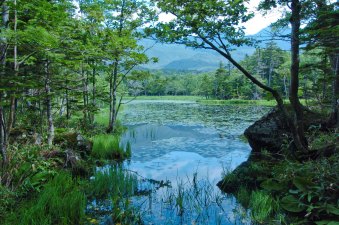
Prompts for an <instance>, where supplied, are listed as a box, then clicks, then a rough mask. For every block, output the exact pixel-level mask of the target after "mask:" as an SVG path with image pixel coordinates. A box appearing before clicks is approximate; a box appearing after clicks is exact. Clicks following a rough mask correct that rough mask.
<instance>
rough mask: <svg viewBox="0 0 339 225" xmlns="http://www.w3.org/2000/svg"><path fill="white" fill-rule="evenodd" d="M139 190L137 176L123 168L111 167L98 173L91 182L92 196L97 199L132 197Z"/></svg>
mask: <svg viewBox="0 0 339 225" xmlns="http://www.w3.org/2000/svg"><path fill="white" fill-rule="evenodd" d="M137 188H138V179H137V176H136V175H135V174H132V173H130V172H128V171H126V170H123V169H122V168H121V166H111V167H109V168H105V169H102V170H99V171H97V172H96V173H95V174H94V178H93V179H92V180H91V185H90V190H91V195H92V196H93V197H96V198H106V197H107V196H110V197H111V198H115V197H117V198H123V197H128V196H132V195H133V194H135V193H136V191H137Z"/></svg>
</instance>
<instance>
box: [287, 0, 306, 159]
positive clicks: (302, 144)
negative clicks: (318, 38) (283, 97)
mask: <svg viewBox="0 0 339 225" xmlns="http://www.w3.org/2000/svg"><path fill="white" fill-rule="evenodd" d="M291 10H292V15H291V18H290V23H291V26H292V31H291V86H290V96H289V99H290V102H291V105H292V109H293V110H292V113H293V115H292V121H291V122H292V123H293V126H292V128H293V129H292V135H293V140H294V144H295V146H296V148H297V150H298V151H301V152H304V153H306V152H307V151H308V145H307V140H306V138H305V131H304V115H303V108H302V105H301V103H300V101H299V97H298V89H299V61H300V59H299V45H300V40H299V32H300V20H301V19H300V11H301V4H300V2H299V0H292V4H291Z"/></svg>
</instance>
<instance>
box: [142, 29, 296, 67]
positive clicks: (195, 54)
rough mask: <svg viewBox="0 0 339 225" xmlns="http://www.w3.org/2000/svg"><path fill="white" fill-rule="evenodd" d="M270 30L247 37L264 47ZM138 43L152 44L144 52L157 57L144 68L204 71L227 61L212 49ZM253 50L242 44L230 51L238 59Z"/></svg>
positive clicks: (286, 45)
mask: <svg viewBox="0 0 339 225" xmlns="http://www.w3.org/2000/svg"><path fill="white" fill-rule="evenodd" d="M270 30H271V29H270V28H265V29H263V30H261V31H260V32H258V33H257V34H255V35H251V36H249V37H252V38H255V39H256V40H262V41H263V42H262V43H260V44H259V46H260V47H265V43H267V42H269V41H270V40H271V37H270V34H271V31H270ZM289 32H290V30H289V29H287V30H286V31H284V33H283V34H288V33H289ZM274 42H275V43H276V44H277V45H278V46H279V47H280V48H281V49H283V50H289V49H290V46H289V42H287V41H282V40H274ZM140 44H141V45H143V46H145V47H146V48H148V47H150V46H153V45H154V46H153V47H152V48H150V49H149V50H148V51H147V52H146V54H147V55H148V56H149V57H156V58H158V63H149V64H146V65H142V66H141V67H142V68H144V69H151V70H167V71H168V70H173V71H199V72H205V71H214V70H216V69H217V68H218V66H219V63H220V62H223V63H224V64H227V63H228V62H227V60H226V59H225V58H224V57H222V56H221V55H220V54H218V53H217V52H215V51H213V50H206V49H193V48H188V47H186V46H184V45H178V44H161V43H155V41H153V40H148V39H143V40H142V41H141V42H140ZM254 52H255V48H254V47H250V46H242V47H239V48H237V49H235V50H234V51H232V53H231V54H232V55H233V58H234V59H236V60H237V61H240V60H242V59H243V58H244V57H245V56H246V55H251V54H253V53H254Z"/></svg>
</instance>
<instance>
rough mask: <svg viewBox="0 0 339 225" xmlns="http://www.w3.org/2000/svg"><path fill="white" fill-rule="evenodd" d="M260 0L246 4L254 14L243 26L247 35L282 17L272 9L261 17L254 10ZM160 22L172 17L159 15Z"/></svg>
mask: <svg viewBox="0 0 339 225" xmlns="http://www.w3.org/2000/svg"><path fill="white" fill-rule="evenodd" d="M259 2H260V0H250V1H249V4H248V9H249V10H250V11H251V12H254V14H255V16H254V17H253V18H252V19H251V20H250V21H248V22H247V23H245V24H243V25H244V26H245V28H246V29H245V33H246V34H247V35H252V34H256V33H258V32H259V31H261V30H262V29H264V28H266V27H268V26H269V25H270V24H271V23H273V22H276V21H277V20H278V19H279V18H280V17H281V15H282V12H281V10H278V9H274V10H272V11H271V12H269V13H267V15H265V16H264V15H263V14H262V13H261V12H258V11H257V10H256V7H257V6H258V5H259ZM159 18H160V20H161V21H164V22H165V21H170V20H171V19H173V16H172V15H168V14H160V17H159Z"/></svg>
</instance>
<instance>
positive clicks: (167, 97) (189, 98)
mask: <svg viewBox="0 0 339 225" xmlns="http://www.w3.org/2000/svg"><path fill="white" fill-rule="evenodd" d="M134 98H135V97H125V98H124V99H125V100H132V99H134ZM202 99H204V97H202V96H189V95H176V96H173V95H165V96H138V97H137V98H136V100H178V101H197V100H202Z"/></svg>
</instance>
